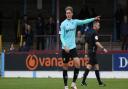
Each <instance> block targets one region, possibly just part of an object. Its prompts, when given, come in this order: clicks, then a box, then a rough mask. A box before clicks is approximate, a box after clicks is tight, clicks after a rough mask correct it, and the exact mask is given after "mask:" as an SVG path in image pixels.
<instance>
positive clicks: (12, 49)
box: [9, 43, 15, 52]
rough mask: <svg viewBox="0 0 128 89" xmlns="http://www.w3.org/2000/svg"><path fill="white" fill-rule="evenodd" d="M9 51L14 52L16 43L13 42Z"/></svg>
mask: <svg viewBox="0 0 128 89" xmlns="http://www.w3.org/2000/svg"><path fill="white" fill-rule="evenodd" d="M9 51H10V52H14V51H15V47H14V43H11V45H10V49H9Z"/></svg>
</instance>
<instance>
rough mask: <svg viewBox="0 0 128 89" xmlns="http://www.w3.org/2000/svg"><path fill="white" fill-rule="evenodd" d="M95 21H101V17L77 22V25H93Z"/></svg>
mask: <svg viewBox="0 0 128 89" xmlns="http://www.w3.org/2000/svg"><path fill="white" fill-rule="evenodd" d="M95 20H100V16H97V17H95V18H90V19H85V20H76V22H77V25H83V24H88V23H91V22H93V21H95Z"/></svg>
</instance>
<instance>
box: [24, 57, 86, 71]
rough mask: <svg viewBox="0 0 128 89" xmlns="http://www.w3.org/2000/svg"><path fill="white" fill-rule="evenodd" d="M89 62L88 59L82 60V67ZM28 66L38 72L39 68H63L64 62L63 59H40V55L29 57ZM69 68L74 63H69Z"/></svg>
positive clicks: (27, 59)
mask: <svg viewBox="0 0 128 89" xmlns="http://www.w3.org/2000/svg"><path fill="white" fill-rule="evenodd" d="M87 62H88V59H86V58H80V64H81V66H83V67H84V66H85V65H86V64H87ZM26 66H27V68H28V69H29V70H36V69H37V68H38V67H46V68H48V67H49V68H50V67H62V66H63V60H62V58H61V57H59V58H58V57H54V56H52V57H38V55H28V56H27V58H26ZM68 66H69V67H73V66H74V65H73V61H70V62H69V63H68Z"/></svg>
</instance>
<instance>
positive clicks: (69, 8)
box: [65, 6, 73, 12]
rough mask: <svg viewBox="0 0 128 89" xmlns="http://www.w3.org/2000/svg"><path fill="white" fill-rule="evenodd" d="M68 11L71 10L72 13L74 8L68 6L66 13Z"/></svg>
mask: <svg viewBox="0 0 128 89" xmlns="http://www.w3.org/2000/svg"><path fill="white" fill-rule="evenodd" d="M67 10H70V11H71V12H73V8H72V7H71V6H67V7H66V8H65V11H67Z"/></svg>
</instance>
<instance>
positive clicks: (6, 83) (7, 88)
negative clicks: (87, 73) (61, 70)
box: [0, 78, 128, 89]
mask: <svg viewBox="0 0 128 89" xmlns="http://www.w3.org/2000/svg"><path fill="white" fill-rule="evenodd" d="M103 81H104V82H105V84H106V85H107V86H105V87H99V86H98V84H97V81H96V79H87V83H88V86H87V87H85V86H84V87H82V86H81V85H80V82H81V79H78V80H77V86H78V89H128V79H103ZM68 84H69V86H70V84H71V79H69V82H68ZM0 89H64V86H63V80H62V79H56V78H35V79H34V78H0Z"/></svg>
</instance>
